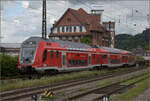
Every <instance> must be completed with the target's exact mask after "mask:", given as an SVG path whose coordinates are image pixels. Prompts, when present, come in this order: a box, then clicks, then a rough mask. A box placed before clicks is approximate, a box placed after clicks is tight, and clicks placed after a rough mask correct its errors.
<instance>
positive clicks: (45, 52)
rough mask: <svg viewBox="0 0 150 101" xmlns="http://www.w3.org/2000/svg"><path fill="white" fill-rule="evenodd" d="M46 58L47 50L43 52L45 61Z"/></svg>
mask: <svg viewBox="0 0 150 101" xmlns="http://www.w3.org/2000/svg"><path fill="white" fill-rule="evenodd" d="M46 58H47V50H45V51H44V53H43V62H44V61H45V60H46Z"/></svg>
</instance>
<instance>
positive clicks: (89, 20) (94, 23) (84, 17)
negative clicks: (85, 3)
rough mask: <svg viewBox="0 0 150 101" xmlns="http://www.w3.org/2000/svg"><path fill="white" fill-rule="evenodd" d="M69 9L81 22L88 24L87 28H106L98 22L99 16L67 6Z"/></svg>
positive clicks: (98, 29)
mask: <svg viewBox="0 0 150 101" xmlns="http://www.w3.org/2000/svg"><path fill="white" fill-rule="evenodd" d="M69 11H70V13H71V14H72V15H74V17H76V18H77V19H78V20H79V21H80V23H81V24H83V25H89V30H93V31H94V30H95V31H100V32H104V31H105V30H106V29H105V28H104V27H103V26H102V25H101V24H100V16H98V15H90V14H88V13H87V12H86V11H84V10H83V9H82V8H80V9H78V10H74V9H71V8H69Z"/></svg>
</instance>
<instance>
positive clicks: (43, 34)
mask: <svg viewBox="0 0 150 101" xmlns="http://www.w3.org/2000/svg"><path fill="white" fill-rule="evenodd" d="M46 27H47V26H46V0H43V13H42V38H43V39H46V38H47V33H46V32H47V29H46Z"/></svg>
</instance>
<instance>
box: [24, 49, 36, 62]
mask: <svg viewBox="0 0 150 101" xmlns="http://www.w3.org/2000/svg"><path fill="white" fill-rule="evenodd" d="M34 53H35V48H29V47H28V48H22V60H23V61H24V62H29V63H31V62H32V60H33V58H34Z"/></svg>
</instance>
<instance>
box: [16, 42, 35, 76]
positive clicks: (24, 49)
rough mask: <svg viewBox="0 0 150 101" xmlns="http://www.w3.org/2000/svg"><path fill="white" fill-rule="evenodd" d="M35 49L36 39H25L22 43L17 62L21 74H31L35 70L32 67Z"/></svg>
mask: <svg viewBox="0 0 150 101" xmlns="http://www.w3.org/2000/svg"><path fill="white" fill-rule="evenodd" d="M36 49H37V43H36V41H30V40H26V41H24V42H23V43H22V45H21V49H20V54H19V63H18V68H19V70H20V73H21V74H33V73H35V72H36V71H35V69H34V68H33V67H32V66H33V65H34V62H35V55H36Z"/></svg>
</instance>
